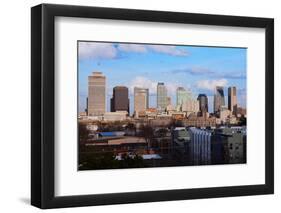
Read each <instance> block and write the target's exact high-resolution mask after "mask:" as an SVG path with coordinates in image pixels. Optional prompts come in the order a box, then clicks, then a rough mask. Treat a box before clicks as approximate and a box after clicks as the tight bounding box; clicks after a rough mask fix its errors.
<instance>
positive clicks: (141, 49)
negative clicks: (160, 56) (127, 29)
mask: <svg viewBox="0 0 281 213" xmlns="http://www.w3.org/2000/svg"><path fill="white" fill-rule="evenodd" d="M118 50H120V51H124V52H136V53H145V52H147V49H146V47H145V45H142V44H119V45H118Z"/></svg>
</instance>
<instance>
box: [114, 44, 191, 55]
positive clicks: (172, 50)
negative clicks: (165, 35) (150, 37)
mask: <svg viewBox="0 0 281 213" xmlns="http://www.w3.org/2000/svg"><path fill="white" fill-rule="evenodd" d="M118 50H120V51H124V52H135V53H146V52H148V51H149V50H151V51H153V52H157V53H163V54H167V55H173V56H187V55H189V53H188V52H187V51H186V50H183V49H179V48H177V47H176V46H171V45H143V44H119V45H118Z"/></svg>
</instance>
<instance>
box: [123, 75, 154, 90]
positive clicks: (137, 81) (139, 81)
mask: <svg viewBox="0 0 281 213" xmlns="http://www.w3.org/2000/svg"><path fill="white" fill-rule="evenodd" d="M134 87H142V88H147V89H149V94H156V88H157V82H155V81H151V80H150V79H148V78H145V77H142V76H137V77H136V78H134V79H133V80H132V81H131V82H130V83H129V88H130V91H131V92H132V93H133V92H134Z"/></svg>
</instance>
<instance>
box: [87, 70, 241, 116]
mask: <svg viewBox="0 0 281 213" xmlns="http://www.w3.org/2000/svg"><path fill="white" fill-rule="evenodd" d="M105 85H106V76H104V75H103V73H102V72H100V71H94V72H92V74H91V75H90V76H88V93H89V96H88V97H87V98H86V99H87V106H86V109H85V111H86V112H87V114H88V115H90V116H100V115H103V114H104V113H106V112H117V111H127V113H128V115H129V116H130V115H133V116H135V117H138V113H139V112H144V111H146V110H148V109H150V108H154V109H156V110H158V111H159V112H165V111H167V110H168V111H169V110H171V109H170V108H173V109H172V110H175V111H185V112H196V113H198V112H200V113H201V116H202V115H204V113H206V112H207V113H213V114H215V115H220V113H221V112H223V111H225V110H226V109H228V110H229V111H230V112H231V113H232V114H233V115H236V114H237V110H238V107H241V106H239V105H238V104H237V93H236V91H237V88H236V86H230V87H227V88H226V89H227V91H228V93H227V95H225V94H224V90H225V89H224V87H223V86H215V90H214V103H213V104H214V107H213V111H209V107H208V97H207V96H206V94H202V93H200V94H192V92H191V91H190V90H186V89H185V88H184V87H177V89H176V103H175V106H173V105H172V103H171V102H170V103H168V102H169V101H170V100H171V97H170V96H167V93H168V90H167V88H166V86H165V84H164V83H163V82H158V83H157V94H156V106H151V105H150V104H149V89H148V88H144V87H134V97H133V99H134V100H133V102H134V106H133V108H134V110H133V111H132V112H131V114H130V98H129V89H128V87H126V86H123V85H118V86H114V87H113V95H112V97H111V99H110V103H109V104H110V110H109V111H107V110H106V108H105V106H106V104H107V102H106V98H105V93H106V92H105ZM225 98H227V99H228V101H227V102H226V101H225ZM94 99H95V100H96V101H93V100H94ZM242 108H243V107H242Z"/></svg>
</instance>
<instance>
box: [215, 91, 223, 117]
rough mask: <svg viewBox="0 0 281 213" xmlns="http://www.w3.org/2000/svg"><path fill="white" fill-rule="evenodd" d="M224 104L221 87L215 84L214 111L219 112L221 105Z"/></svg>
mask: <svg viewBox="0 0 281 213" xmlns="http://www.w3.org/2000/svg"><path fill="white" fill-rule="evenodd" d="M224 105H225V100H224V91H223V87H221V86H216V89H215V95H214V112H215V113H216V114H217V113H219V111H220V109H221V107H222V106H224Z"/></svg>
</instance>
